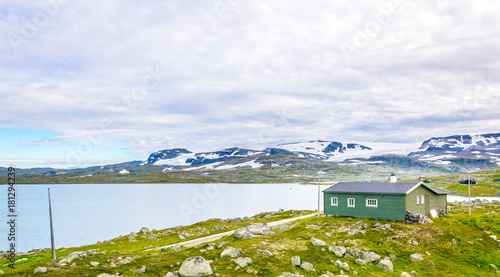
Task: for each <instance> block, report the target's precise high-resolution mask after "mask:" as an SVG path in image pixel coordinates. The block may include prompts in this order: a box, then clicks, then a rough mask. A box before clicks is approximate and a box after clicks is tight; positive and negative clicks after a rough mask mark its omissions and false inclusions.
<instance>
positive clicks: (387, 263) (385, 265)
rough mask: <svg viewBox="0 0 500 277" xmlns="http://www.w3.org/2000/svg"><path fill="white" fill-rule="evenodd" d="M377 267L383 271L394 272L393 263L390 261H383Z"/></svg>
mask: <svg viewBox="0 0 500 277" xmlns="http://www.w3.org/2000/svg"><path fill="white" fill-rule="evenodd" d="M377 267H378V268H380V269H382V270H383V271H387V272H394V266H393V265H392V262H391V260H389V259H383V260H381V261H380V263H379V264H378V265H377Z"/></svg>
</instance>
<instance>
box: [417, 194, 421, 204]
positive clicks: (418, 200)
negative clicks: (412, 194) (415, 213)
mask: <svg viewBox="0 0 500 277" xmlns="http://www.w3.org/2000/svg"><path fill="white" fill-rule="evenodd" d="M417 205H420V195H417Z"/></svg>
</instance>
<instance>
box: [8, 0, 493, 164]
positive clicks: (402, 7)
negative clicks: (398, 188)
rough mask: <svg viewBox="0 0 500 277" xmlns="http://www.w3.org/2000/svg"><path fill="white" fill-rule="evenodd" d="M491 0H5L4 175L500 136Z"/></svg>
mask: <svg viewBox="0 0 500 277" xmlns="http://www.w3.org/2000/svg"><path fill="white" fill-rule="evenodd" d="M498 14H500V2H498V1H493V0H491V1H465V0H464V1H439V0H437V1H434V0H432V1H431V0H417V1H404V2H403V1H398V0H389V1H372V0H370V1H348V0H340V1H327V0H317V1H305V0H304V1H302V0H292V1H290V0H287V1H285V0H276V1H260V0H256V1H249V0H204V1H201V0H200V1H182V0H161V1H160V0H158V1H154V0H149V1H130V0H120V1H119V0H109V1H76V0H42V1H31V0H22V1H7V0H0V31H1V32H0V35H1V36H2V39H1V40H0V99H1V106H0V166H16V167H33V166H53V167H63V168H64V167H72V166H87V165H96V164H106V163H115V162H123V161H130V160H145V159H146V158H147V157H148V155H149V154H150V153H151V152H154V151H158V150H161V149H167V148H175V147H183V148H187V149H189V150H191V151H212V150H221V149H224V148H228V147H233V146H238V147H247V148H254V149H263V148H265V147H268V146H275V145H277V144H278V143H283V142H294V141H305V140H314V139H323V140H336V141H343V142H356V141H379V142H402V143H403V142H404V143H413V142H422V141H423V140H425V139H428V138H430V137H436V136H447V135H455V134H481V133H492V132H495V133H496V132H500V109H499V108H498V107H499V104H500V97H499V95H500V86H499V81H500V76H499V69H500V59H499V58H500V16H498Z"/></svg>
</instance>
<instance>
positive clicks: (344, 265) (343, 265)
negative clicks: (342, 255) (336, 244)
mask: <svg viewBox="0 0 500 277" xmlns="http://www.w3.org/2000/svg"><path fill="white" fill-rule="evenodd" d="M342 268H343V269H344V270H345V271H349V264H348V263H346V262H344V263H342Z"/></svg>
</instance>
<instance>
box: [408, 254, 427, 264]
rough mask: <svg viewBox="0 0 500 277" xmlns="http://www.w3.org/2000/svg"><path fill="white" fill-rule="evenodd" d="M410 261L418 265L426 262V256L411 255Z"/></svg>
mask: <svg viewBox="0 0 500 277" xmlns="http://www.w3.org/2000/svg"><path fill="white" fill-rule="evenodd" d="M410 260H411V262H412V263H418V262H421V261H423V260H424V256H422V254H419V253H415V254H411V256H410Z"/></svg>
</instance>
